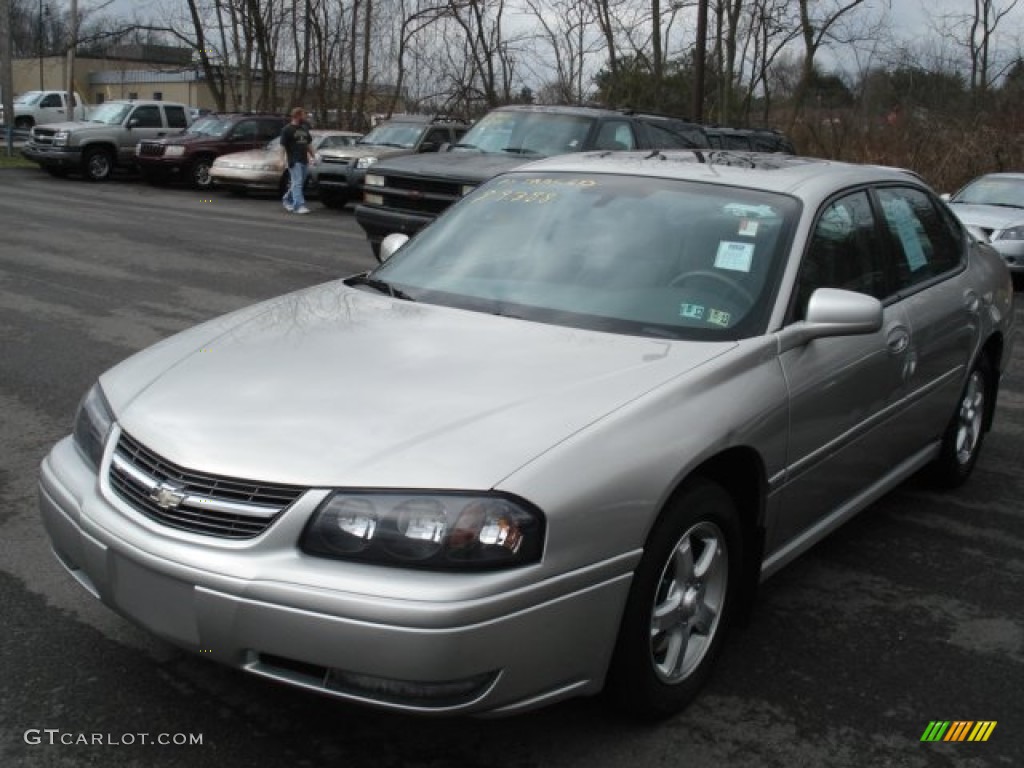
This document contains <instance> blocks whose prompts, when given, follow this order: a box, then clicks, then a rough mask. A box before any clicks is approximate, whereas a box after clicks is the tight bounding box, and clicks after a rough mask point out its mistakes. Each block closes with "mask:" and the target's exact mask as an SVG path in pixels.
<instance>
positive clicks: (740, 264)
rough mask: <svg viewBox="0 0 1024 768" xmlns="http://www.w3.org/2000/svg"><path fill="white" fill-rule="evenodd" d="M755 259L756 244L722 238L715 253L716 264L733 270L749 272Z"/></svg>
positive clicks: (719, 267) (720, 267) (718, 266)
mask: <svg viewBox="0 0 1024 768" xmlns="http://www.w3.org/2000/svg"><path fill="white" fill-rule="evenodd" d="M753 261H754V244H753V243H738V242H733V241H731V240H722V241H721V242H719V244H718V253H717V254H715V266H716V267H717V268H718V269H728V270H731V271H733V272H749V271H750V266H751V264H752V263H753Z"/></svg>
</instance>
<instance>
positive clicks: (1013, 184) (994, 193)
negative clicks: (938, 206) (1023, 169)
mask: <svg viewBox="0 0 1024 768" xmlns="http://www.w3.org/2000/svg"><path fill="white" fill-rule="evenodd" d="M949 207H950V208H951V209H952V210H953V212H954V213H955V214H956V215H957V216H958V217H960V220H961V221H963V223H964V224H966V225H967V227H968V228H969V229H970V230H971V232H972V233H973V234H974V235H975V236H976V237H978V238H979V239H980V240H981V241H982V242H987V243H989V244H991V245H992V247H993V248H995V249H996V250H997V251H999V253H1000V255H1002V257H1003V258H1004V259H1005V260H1006V263H1007V265H1008V266H1009V267H1010V269H1011V270H1012V271H1014V272H1019V273H1024V173H990V174H987V175H985V176H980V177H978V178H977V179H974V180H973V181H971V182H970V183H969V184H967V186H965V187H964V188H963V189H961V190H960V191H958V192H957V193H956V194H954V195H952V196H951V197H950V198H949Z"/></svg>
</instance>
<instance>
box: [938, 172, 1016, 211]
mask: <svg viewBox="0 0 1024 768" xmlns="http://www.w3.org/2000/svg"><path fill="white" fill-rule="evenodd" d="M949 202H951V203H967V204H971V205H1002V206H1006V207H1009V208H1024V178H1019V179H1011V178H1007V177H1005V176H1004V177H999V176H983V177H982V178H980V179H977V180H975V181H972V182H971V183H970V184H968V185H967V186H966V187H964V188H963V189H961V190H960V191H959V192H957V193H956V194H955V195H954V196H953V197H952V198H950V201H949Z"/></svg>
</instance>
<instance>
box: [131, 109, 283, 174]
mask: <svg viewBox="0 0 1024 768" xmlns="http://www.w3.org/2000/svg"><path fill="white" fill-rule="evenodd" d="M287 123H288V119H287V118H285V117H282V116H281V115H254V114H224V115H207V116H206V117H201V118H199V119H198V120H197V121H196V122H194V123H193V124H192V127H190V128H189V129H188V131H186V132H185V133H182V134H179V135H177V136H170V137H168V138H165V139H150V140H145V141H141V142H139V145H138V147H137V152H136V162H137V163H138V166H139V170H140V171H141V172H142V177H143V178H144V179H145V180H146V181H148V182H150V183H153V184H159V183H163V182H166V181H168V180H169V179H171V178H172V177H174V176H177V177H179V178H182V179H185V180H186V181H188V182H189V183H190V184H192V186H194V187H198V188H200V189H208V188H209V187H210V186H212V183H213V182H212V179H211V178H210V166H212V165H213V161H214V160H215V159H217V158H218V157H220V156H221V155H226V154H228V153H230V152H242V151H244V150H247V149H258V148H261V147H263V146H265V145H266V144H267V142H269V141H270V140H272V139H274V138H276V137H278V136H280V135H281V129H282V128H284V127H285V125H287Z"/></svg>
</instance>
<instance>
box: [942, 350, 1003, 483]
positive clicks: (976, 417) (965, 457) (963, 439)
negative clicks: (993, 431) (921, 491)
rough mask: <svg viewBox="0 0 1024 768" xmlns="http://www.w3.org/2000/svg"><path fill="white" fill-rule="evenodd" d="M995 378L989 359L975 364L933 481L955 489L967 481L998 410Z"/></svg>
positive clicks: (950, 426) (948, 428) (985, 358)
mask: <svg viewBox="0 0 1024 768" xmlns="http://www.w3.org/2000/svg"><path fill="white" fill-rule="evenodd" d="M995 383H996V374H995V369H994V368H993V367H992V363H991V362H989V359H988V357H986V356H984V355H982V356H981V357H980V358H979V359H978V362H977V363H975V364H974V368H972V369H971V373H970V375H969V376H968V377H967V383H966V384H964V389H963V392H961V393H960V398H959V399H958V400H957V404H956V410H955V411H954V412H953V418H952V419H950V422H949V426H947V427H946V432H945V434H944V435H943V437H942V447H941V448H940V449H939V455H938V457H937V458H936V459H935V461H934V463H933V464H932V466H931V468H930V470H931V472H930V474H931V478H932V481H933V482H934V483H935V484H936V485H939V486H941V487H944V488H956V487H957V486H959V485H962V484H963V483H964V482H966V481H967V478H968V477H970V476H971V472H972V471H974V465H975V464H976V463H977V462H978V456H979V455H980V454H981V444H982V442H983V441H984V439H985V431H986V430H987V429H988V424H989V417H990V412H991V409H992V408H993V407H994V406H995V403H994V402H993V400H994V398H995Z"/></svg>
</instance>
